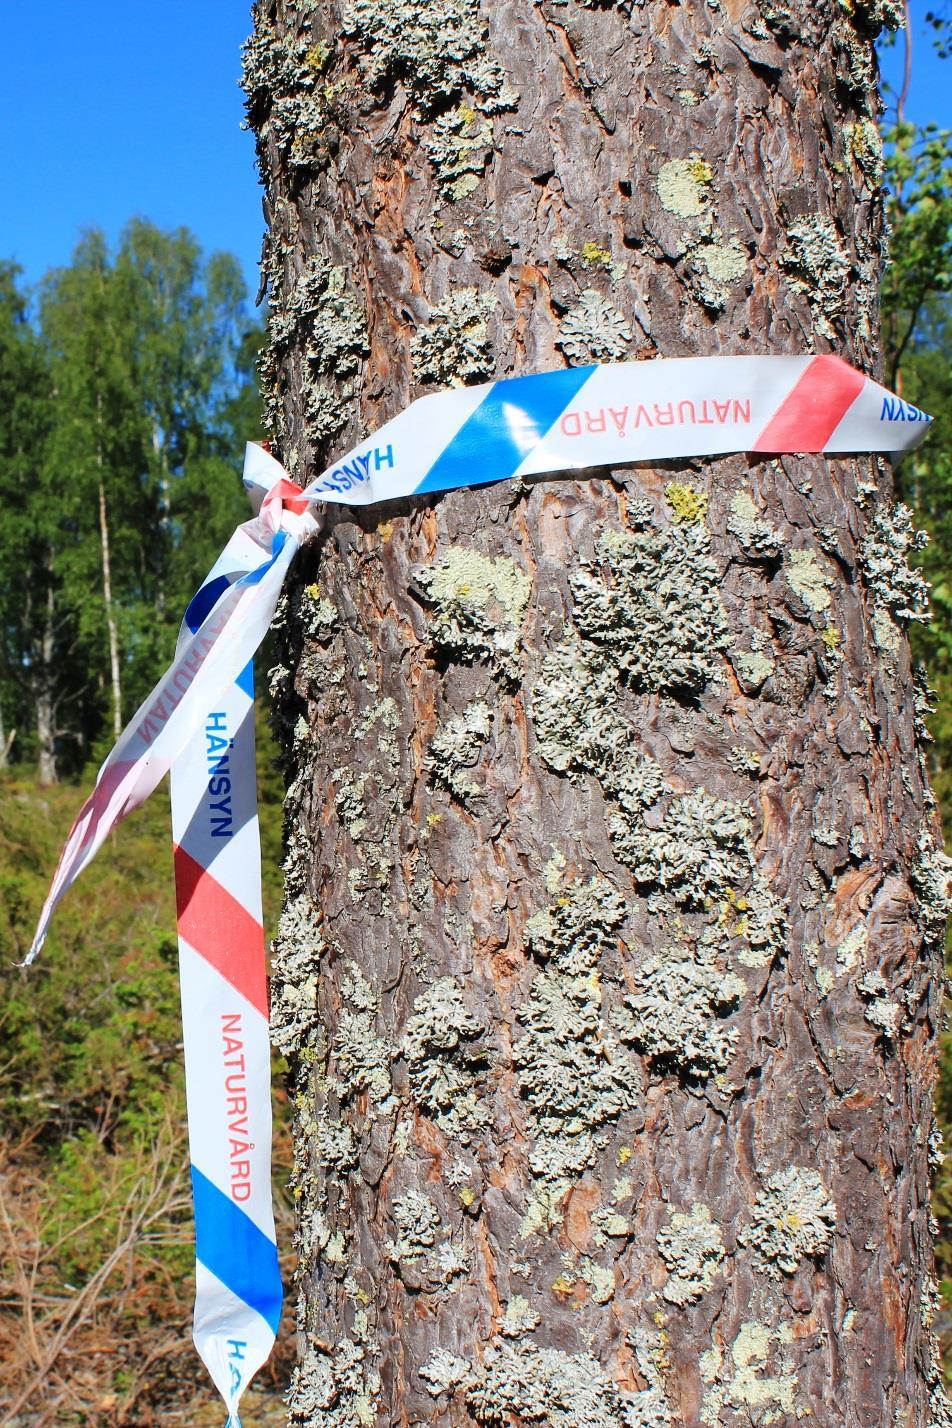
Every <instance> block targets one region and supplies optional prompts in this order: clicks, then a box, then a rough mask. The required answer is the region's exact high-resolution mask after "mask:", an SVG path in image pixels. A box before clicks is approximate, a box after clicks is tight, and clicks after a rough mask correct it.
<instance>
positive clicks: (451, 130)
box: [423, 104, 493, 201]
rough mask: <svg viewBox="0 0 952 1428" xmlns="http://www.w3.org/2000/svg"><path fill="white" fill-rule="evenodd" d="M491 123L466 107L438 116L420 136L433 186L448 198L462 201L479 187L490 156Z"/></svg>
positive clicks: (457, 107) (458, 106) (482, 115)
mask: <svg viewBox="0 0 952 1428" xmlns="http://www.w3.org/2000/svg"><path fill="white" fill-rule="evenodd" d="M492 141H493V126H492V121H491V120H490V119H489V118H488V117H487V116H486V115H485V114H480V113H478V111H477V110H475V109H474V108H472V106H471V105H469V104H459V105H457V106H456V108H455V109H451V110H450V111H449V112H448V113H446V114H441V115H440V117H439V118H438V119H437V120H436V122H435V123H434V124H433V125H432V127H430V128H428V129H427V130H426V132H425V135H424V140H423V142H424V144H425V146H426V151H427V153H428V154H429V156H430V162H431V163H432V165H433V167H434V169H435V170H436V176H437V182H438V183H439V185H440V188H441V189H442V190H443V191H444V192H445V193H446V194H447V195H448V197H450V198H452V199H454V200H457V201H458V200H459V199H462V198H466V197H467V196H468V195H469V194H471V193H473V192H475V190H476V189H477V188H478V187H479V183H480V180H481V178H482V175H483V172H484V170H485V168H486V165H487V163H488V162H489V159H490V157H491V154H492Z"/></svg>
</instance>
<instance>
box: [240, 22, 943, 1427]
mask: <svg viewBox="0 0 952 1428" xmlns="http://www.w3.org/2000/svg"><path fill="white" fill-rule="evenodd" d="M887 9H888V6H887V5H884V4H882V3H878V0H877V3H875V4H872V3H867V4H863V3H860V0H857V3H856V4H855V5H849V6H847V5H844V4H840V3H837V0H810V3H807V0H795V3H793V4H787V5H784V6H781V5H779V4H774V3H772V0H763V3H762V4H761V6H760V9H759V11H758V9H757V8H756V7H755V6H752V5H749V4H744V3H742V0H721V3H719V4H714V3H711V4H707V3H701V0H684V3H682V4H680V5H674V4H668V3H661V0H655V3H649V4H645V5H640V6H635V5H632V4H616V5H612V4H605V3H601V4H598V3H593V0H589V3H581V0H536V3H529V0H521V3H509V2H508V0H501V2H500V3H493V4H491V5H490V4H483V5H482V6H479V5H477V3H475V0H430V3H429V4H425V3H423V2H422V0H386V3H385V0H346V3H343V4H331V3H328V2H327V0H317V3H314V4H311V5H309V6H298V5H294V4H292V3H290V0H280V3H273V0H265V2H264V3H261V4H259V5H258V7H257V9H256V16H255V18H256V29H255V33H254V36H253V39H252V40H251V42H250V44H249V47H248V54H247V61H246V83H247V87H248V92H249V110H250V116H251V121H252V123H253V125H254V127H255V129H256V132H257V134H258V141H259V153H260V158H261V167H262V173H263V177H264V181H265V185H266V191H267V198H266V207H267V213H268V218H269V222H270V228H271V237H270V250H269V254H268V257H267V273H268V277H269V281H270V300H271V304H272V307H271V343H270V349H269V354H268V357H267V360H266V367H265V378H266V384H267V388H268V390H267V393H266V395H267V399H268V404H269V411H270V417H271V421H272V425H273V428H274V432H275V436H276V439H277V442H278V445H279V452H280V454H281V456H282V459H283V460H284V462H285V464H286V465H287V466H288V467H289V469H290V471H291V473H292V474H293V475H294V476H295V477H296V478H297V479H298V480H301V481H306V480H309V479H311V478H312V477H313V476H314V475H316V474H317V473H318V472H319V471H320V470H321V469H322V468H323V466H324V465H325V464H326V462H327V461H328V459H329V458H330V457H331V456H332V455H335V454H339V453H341V452H343V451H344V450H346V449H348V448H349V447H350V446H352V445H353V444H354V442H355V441H356V440H357V439H358V438H359V437H361V436H363V435H364V434H365V433H366V432H367V431H369V430H372V429H373V428H374V427H376V426H378V425H379V424H380V423H381V422H383V421H384V420H386V419H387V418H389V417H391V416H392V415H394V414H395V413H396V412H397V411H399V410H400V409H401V408H403V407H404V406H405V405H406V404H407V403H408V402H409V401H410V400H411V399H412V398H413V397H415V396H417V395H420V394H422V393H424V392H426V391H430V390H434V389H436V388H439V387H443V386H446V385H449V384H451V383H470V382H475V381H480V380H483V379H486V378H489V377H492V376H502V375H506V374H509V373H513V372H518V371H524V370H540V369H545V368H548V367H552V366H558V365H560V364H562V363H565V362H570V363H578V362H587V361H591V360H593V359H595V360H609V359H615V358H619V357H623V356H625V357H630V358H645V359H649V358H651V357H653V356H655V355H661V356H665V357H673V356H682V355H706V354H714V353H758V352H797V353H798V352H804V351H835V352H838V353H840V354H841V355H843V356H845V357H846V358H847V359H848V360H851V361H852V362H853V363H854V364H855V365H857V366H859V367H861V368H863V369H865V370H867V371H871V372H876V370H877V363H878V350H879V349H878V329H877V314H876V289H877V281H878V275H879V271H880V264H881V234H882V206H881V196H880V189H879V183H880V177H881V166H880V152H879V146H878V139H877V135H876V127H875V114H876V103H877V101H876V94H875V67H874V66H875V61H874V52H873V38H874V34H875V31H876V29H877V28H878V23H879V20H880V19H881V18H882V12H884V11H886V10H887ZM887 18H888V16H887ZM599 419H600V418H599V417H598V415H597V414H596V415H595V416H594V417H593V418H592V420H593V421H594V422H596V423H597V421H598V420H599ZM601 419H604V418H601ZM910 540H911V536H910V532H909V530H908V529H907V527H906V525H905V524H904V520H903V517H902V515H901V513H897V512H896V511H895V510H894V508H893V506H892V503H891V476H890V474H889V472H888V470H887V469H886V467H885V465H884V463H881V462H879V461H877V460H875V459H873V458H859V459H856V460H848V461H826V460H822V459H819V458H794V457H783V458H781V459H779V460H771V461H759V460H757V461H755V460H753V459H748V458H744V457H731V458H721V459H717V460H712V461H700V460H694V461H691V462H687V463H682V464H680V465H679V464H676V463H670V464H667V465H661V466H656V467H650V468H649V467H645V466H639V467H631V468H627V469H623V470H618V471H614V472H612V473H611V474H610V475H608V474H604V473H600V474H598V475H597V476H595V477H594V478H592V479H590V480H582V481H574V480H567V479H558V480H548V481H541V482H538V483H533V484H532V485H528V484H520V483H518V482H511V483H508V484H505V485H499V486H496V487H492V488H485V489H477V490H470V491H460V492H454V493H450V494H448V495H446V496H443V497H440V498H438V499H435V500H434V499H431V498H426V499H416V500H412V501H406V502H404V503H402V504H401V505H399V506H391V507H388V508H387V509H369V510H365V511H348V510H345V509H342V508H340V507H331V508H330V510H329V511H328V525H327V531H326V534H325V536H324V537H322V539H321V541H320V543H319V545H318V546H317V547H315V548H312V549H309V550H308V551H307V552H306V553H305V554H304V556H303V557H302V559H301V561H300V563H299V566H298V568H297V571H296V576H295V579H294V581H293V582H292V587H291V589H290V590H289V593H288V597H287V602H286V610H285V615H284V621H283V624H282V626H281V641H282V653H281V662H280V664H279V665H278V667H277V669H276V670H275V671H274V676H273V688H274V691H275V694H276V698H277V719H278V724H279V728H280V730H281V732H282V733H283V737H284V742H285V751H286V758H287V774H288V780H289V788H288V797H287V805H286V808H287V827H286V834H287V863H286V873H287V885H286V893H287V895H286V904H285V909H284V913H283V917H282V921H281V927H280V933H279V937H278V939H277V942H276V946H275V976H274V984H273V1000H274V1028H275V1037H276V1040H277V1043H278V1045H279V1046H280V1047H281V1049H282V1050H283V1051H284V1052H285V1053H286V1054H287V1057H288V1061H289V1064H290V1067H291V1072H290V1075H291V1085H292V1092H293V1099H294V1105H295V1107H296V1115H297V1120H296V1144H297V1166H296V1170H295V1194H296V1196H297V1199H298V1205H299V1210H300V1232H299V1251H300V1298H299V1329H300V1352H301V1362H300V1368H299V1370H298V1372H297V1375H296V1379H295V1384H294V1388H293V1391H292V1398H291V1421H292V1422H294V1423H301V1424H312V1425H326V1428H330V1425H334V1428H343V1425H345V1424H346V1425H351V1424H355V1423H365V1424H371V1423H384V1422H387V1423H391V1422H392V1423H405V1424H406V1423H408V1424H413V1423H422V1422H427V1423H438V1424H463V1423H473V1424H478V1425H484V1424H485V1425H489V1424H498V1423H513V1424H515V1423H522V1422H531V1423H545V1424H552V1425H555V1426H556V1428H582V1425H586V1424H592V1425H598V1428H605V1425H611V1428H615V1425H618V1428H622V1425H627V1428H641V1425H645V1428H646V1426H647V1425H665V1424H672V1425H699V1424H707V1425H712V1424H719V1423H723V1424H733V1423H770V1422H775V1423H786V1422H789V1423H793V1422H794V1421H796V1420H797V1419H799V1418H801V1417H803V1416H805V1415H806V1414H808V1413H809V1414H811V1415H812V1421H813V1422H815V1423H817V1424H822V1425H823V1428H834V1425H851V1428H860V1425H862V1428H872V1425H879V1424H883V1425H886V1424H889V1425H892V1424H901V1425H904V1426H905V1425H908V1428H913V1425H915V1428H919V1425H924V1424H926V1423H928V1422H929V1421H930V1414H932V1415H933V1416H934V1417H935V1418H937V1419H940V1418H941V1421H946V1419H945V1418H942V1415H943V1414H945V1413H946V1411H947V1410H946V1409H945V1407H944V1400H942V1398H941V1390H940V1389H939V1387H938V1381H937V1373H936V1370H935V1367H934V1363H933V1357H932V1337H931V1333H930V1330H929V1327H928V1324H929V1318H930V1313H931V1312H932V1307H933V1301H934V1281H933V1279H932V1277H931V1274H932V1248H931V1239H930V1228H929V1211H928V1188H929V1169H928V1158H929V1153H930V1144H931V1145H932V1146H933V1148H934V1136H932V1135H931V1128H932V1126H933V1120H932V1111H931V1101H930V1097H931V1091H932V1085H933V1078H934V1073H935V1031H936V1017H937V1004H938V997H939V990H940V974H941V932H942V919H943V915H944V907H945V901H944V899H945V891H946V881H947V866H948V865H947V864H946V862H945V861H944V859H943V856H942V855H941V853H940V852H939V851H938V848H937V844H936V820H935V811H934V806H933V802H932V799H931V796H930V794H929V792H928V789H927V786H926V781H925V775H924V770H923V762H922V756H921V752H920V745H921V738H922V728H921V720H922V713H923V707H924V702H925V696H924V695H923V694H922V691H921V690H919V689H918V688H917V686H916V685H915V684H914V681H913V678H912V674H911V671H910V662H909V653H908V646H907V643H906V639H905V637H904V633H903V629H902V626H903V625H904V623H906V621H907V620H908V618H909V616H910V615H911V614H914V613H916V611H917V609H918V605H919V603H920V595H921V592H920V591H919V590H918V588H917V585H916V580H915V577H913V576H912V575H911V574H910V573H909V571H908V568H907V566H906V563H905V553H906V550H907V548H908V546H909V544H910Z"/></svg>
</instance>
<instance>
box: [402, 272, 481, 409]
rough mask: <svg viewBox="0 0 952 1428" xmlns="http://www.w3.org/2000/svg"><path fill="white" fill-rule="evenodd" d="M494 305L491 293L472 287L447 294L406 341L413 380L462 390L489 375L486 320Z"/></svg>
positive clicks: (453, 290) (456, 289)
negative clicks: (427, 318)
mask: <svg viewBox="0 0 952 1428" xmlns="http://www.w3.org/2000/svg"><path fill="white" fill-rule="evenodd" d="M495 306H496V298H495V296H494V294H493V293H481V292H478V291H477V289H476V288H454V289H452V290H451V291H450V292H448V293H447V294H446V296H445V297H443V298H442V299H441V300H440V301H439V302H438V303H437V304H436V305H435V306H434V307H433V308H431V310H430V318H429V322H428V323H427V325H426V326H425V327H421V328H420V330H419V332H417V333H416V334H415V336H414V337H413V339H412V340H411V342H410V356H411V358H412V360H413V374H414V376H415V378H416V380H417V381H418V382H422V383H427V382H432V383H436V384H437V385H439V386H442V387H446V386H449V387H465V386H470V385H471V384H472V383H473V382H479V381H482V380H483V379H484V378H486V377H489V376H491V375H492V371H493V366H494V363H495V358H494V355H493V344H492V336H491V334H490V331H489V323H488V319H489V316H490V314H491V313H492V311H493V309H494V307H495Z"/></svg>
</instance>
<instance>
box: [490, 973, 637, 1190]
mask: <svg viewBox="0 0 952 1428" xmlns="http://www.w3.org/2000/svg"><path fill="white" fill-rule="evenodd" d="M601 1002H602V997H601V989H600V986H599V979H598V976H597V974H595V973H590V974H589V975H588V976H586V977H572V976H568V975H566V974H562V973H557V972H543V973H540V974H539V975H538V976H537V977H536V978H535V980H534V981H533V984H532V990H531V992H530V996H529V1001H528V1003H527V1004H526V1005H525V1006H522V1007H520V1008H519V1010H518V1011H517V1014H516V1016H517V1021H518V1023H519V1025H520V1027H522V1028H523V1034H522V1035H521V1036H520V1037H519V1038H518V1040H517V1041H515V1043H514V1045H513V1061H514V1063H515V1065H516V1067H517V1072H518V1077H517V1079H518V1085H519V1091H520V1094H521V1095H522V1097H523V1099H524V1100H525V1101H526V1102H527V1103H528V1106H529V1126H530V1130H531V1133H532V1149H531V1151H530V1154H529V1164H530V1168H531V1170H532V1173H533V1175H534V1176H536V1177H537V1178H539V1179H540V1180H545V1181H548V1182H549V1183H550V1184H554V1185H557V1186H559V1187H562V1186H564V1187H565V1188H566V1189H567V1188H568V1184H569V1183H570V1182H571V1180H572V1179H574V1178H575V1177H577V1176H578V1175H579V1174H581V1172H582V1171H583V1170H584V1169H585V1167H586V1166H588V1165H590V1164H591V1163H592V1162H593V1160H594V1157H595V1150H596V1145H595V1133H596V1131H597V1130H598V1129H599V1128H600V1127H601V1126H604V1125H607V1124H610V1123H611V1122H613V1121H616V1120H617V1119H618V1117H619V1116H621V1115H622V1114H623V1113H624V1112H625V1111H626V1110H630V1109H633V1108H635V1107H637V1106H639V1105H640V1104H641V1099H642V1093H643V1078H642V1073H641V1067H640V1065H639V1064H638V1062H637V1061H636V1060H635V1059H634V1058H633V1057H631V1056H630V1055H629V1054H628V1053H627V1052H626V1051H625V1050H624V1049H623V1047H622V1046H621V1045H620V1044H619V1042H618V1041H617V1039H616V1038H615V1036H614V1035H613V1034H612V1032H611V1029H610V1027H609V1026H608V1024H607V1023H606V1022H605V1021H604V1020H603V1018H602V1015H601Z"/></svg>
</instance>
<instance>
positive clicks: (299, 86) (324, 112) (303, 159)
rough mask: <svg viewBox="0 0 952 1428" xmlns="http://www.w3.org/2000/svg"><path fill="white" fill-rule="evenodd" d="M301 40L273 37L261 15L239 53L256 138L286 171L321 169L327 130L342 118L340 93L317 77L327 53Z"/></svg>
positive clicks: (325, 156) (287, 35) (326, 155)
mask: <svg viewBox="0 0 952 1428" xmlns="http://www.w3.org/2000/svg"><path fill="white" fill-rule="evenodd" d="M323 48H324V47H323V46H316V45H312V44H310V43H309V42H308V39H307V38H306V37H305V36H297V35H293V34H290V33H288V32H285V33H284V34H279V33H278V32H277V30H276V29H275V27H274V25H273V24H272V23H270V21H269V20H268V18H267V17H266V14H265V12H263V11H259V12H258V14H257V16H256V24H255V28H254V32H253V33H252V35H251V36H250V38H249V39H248V40H247V41H246V42H245V45H244V47H243V51H242V85H243V87H244V90H245V93H246V94H247V96H248V102H247V109H248V114H249V118H250V120H251V123H252V125H253V127H255V128H256V129H257V132H258V136H259V139H260V140H262V141H263V140H265V139H267V140H268V141H269V142H270V143H272V144H273V145H274V147H275V148H276V149H277V151H278V152H279V153H280V155H281V158H282V160H283V161H284V163H285V164H287V166H288V167H289V168H290V169H291V170H292V172H293V171H294V170H305V171H306V170H309V169H314V168H321V167H323V166H324V165H325V164H326V163H327V161H328V158H329V157H330V149H329V147H328V130H331V131H332V130H333V128H334V126H335V123H336V122H338V120H339V119H340V118H341V117H342V116H341V113H340V104H339V100H340V93H341V91H340V90H339V89H338V87H337V86H336V85H334V84H329V83H328V82H327V81H326V79H325V78H324V76H323V74H322V70H323V69H324V67H325V65H326V63H327V59H328V58H329V55H328V54H327V53H325V54H324V62H323V63H322V64H317V63H316V62H315V61H316V59H317V57H318V56H317V53H316V52H317V51H318V50H319V49H323Z"/></svg>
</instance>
